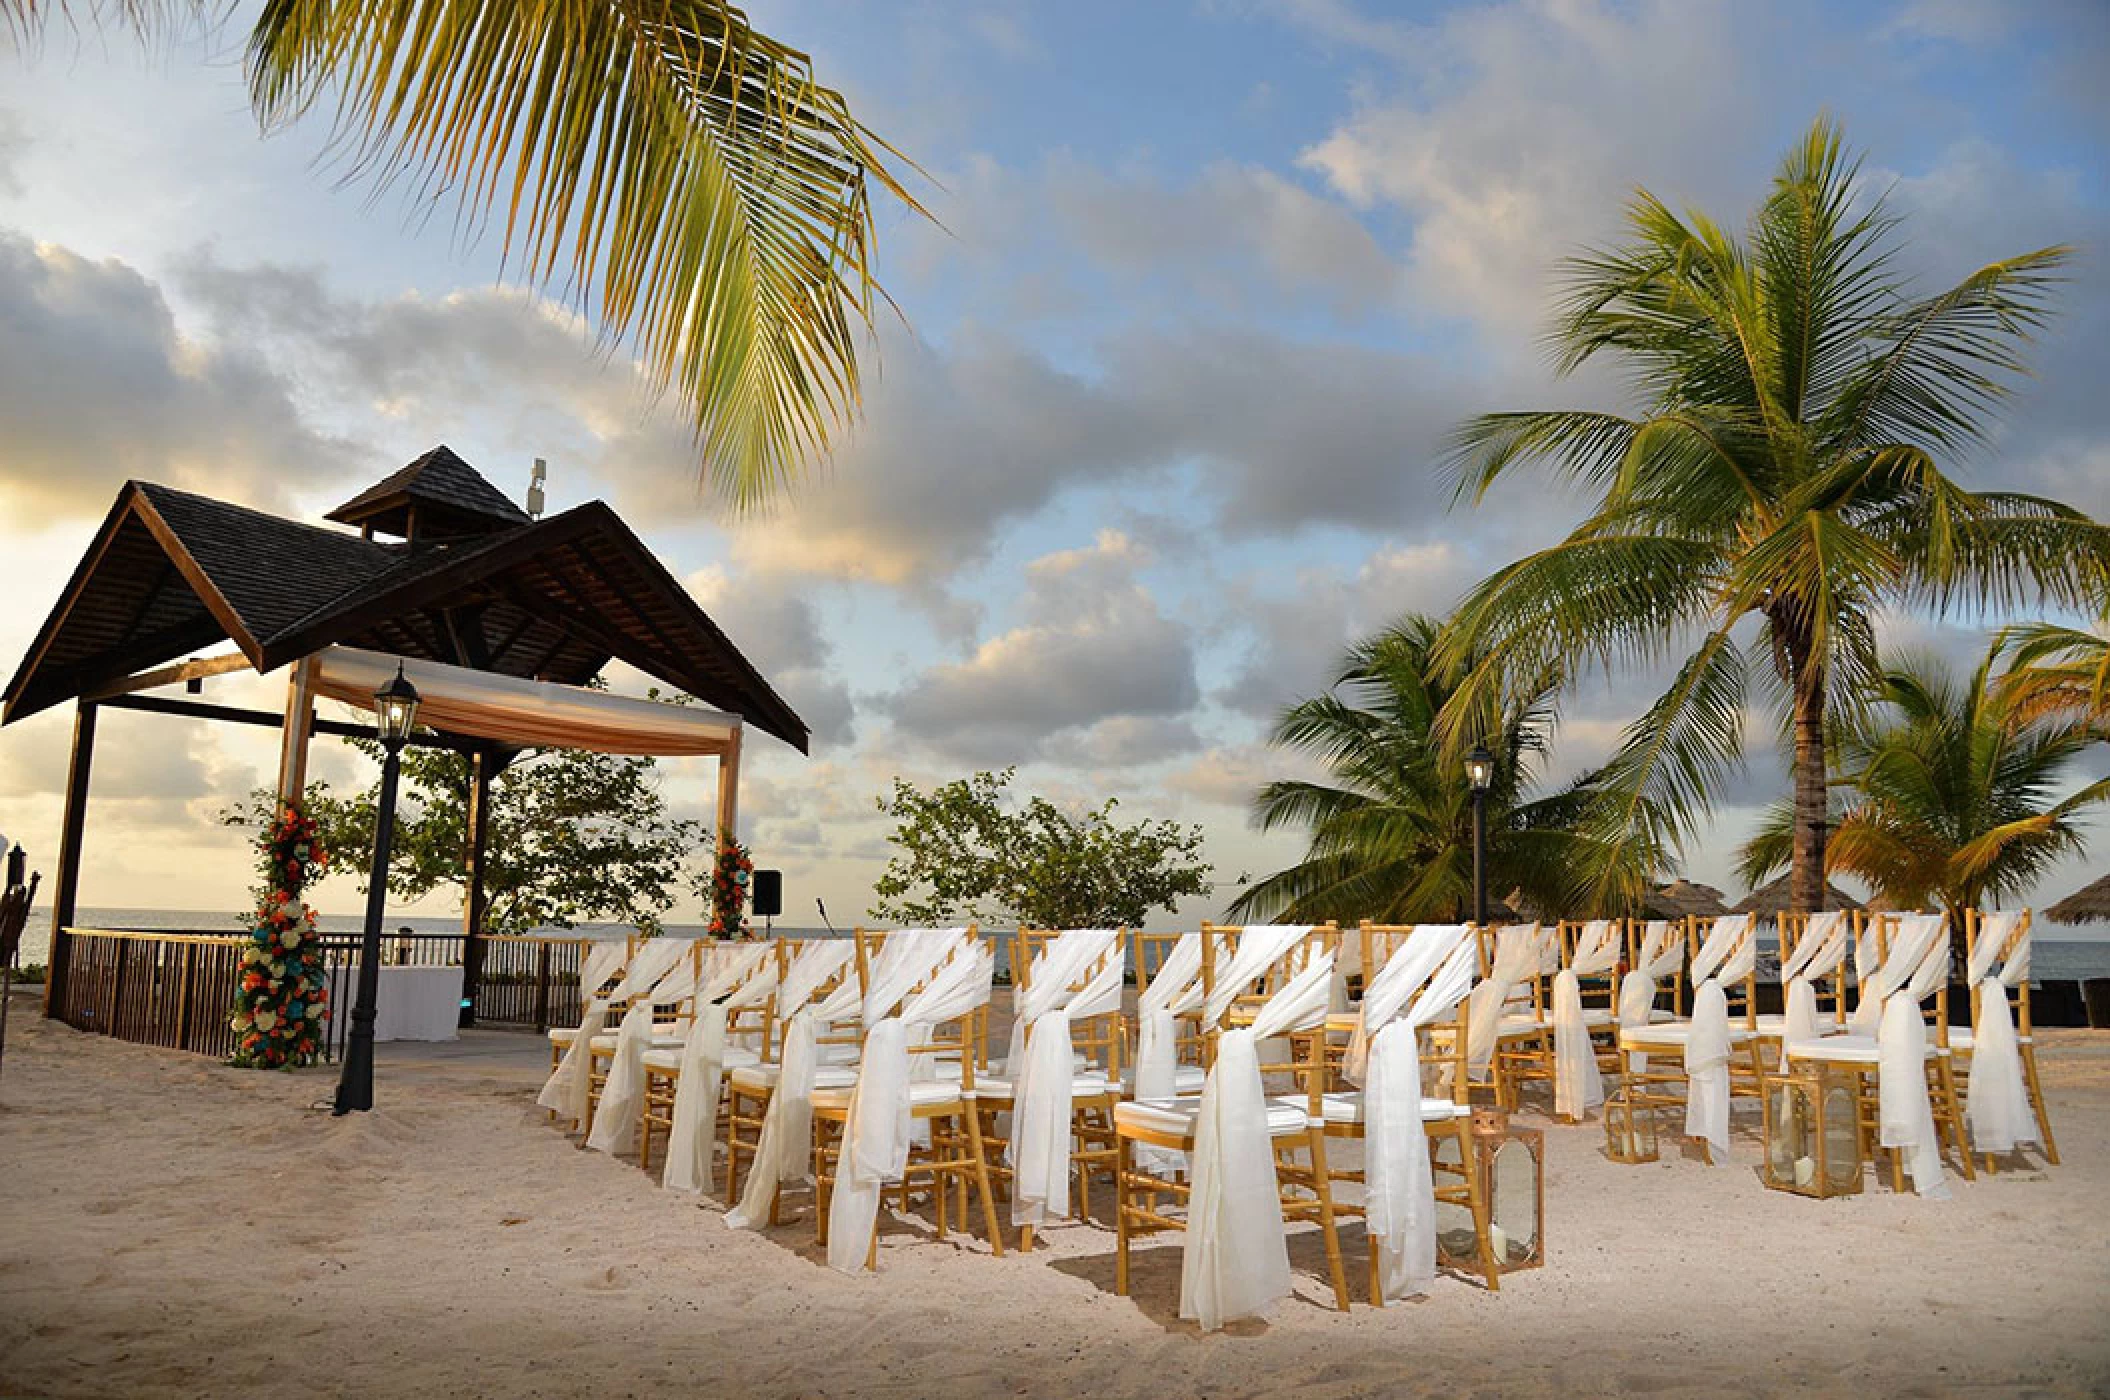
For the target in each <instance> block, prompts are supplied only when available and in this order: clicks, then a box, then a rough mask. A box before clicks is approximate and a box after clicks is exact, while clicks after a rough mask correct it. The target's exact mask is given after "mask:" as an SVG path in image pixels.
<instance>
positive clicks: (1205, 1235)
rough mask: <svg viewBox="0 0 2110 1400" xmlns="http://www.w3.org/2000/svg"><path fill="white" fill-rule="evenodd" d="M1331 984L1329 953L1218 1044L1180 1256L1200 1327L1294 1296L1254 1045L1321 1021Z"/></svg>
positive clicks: (1184, 1297) (1205, 1091)
mask: <svg viewBox="0 0 2110 1400" xmlns="http://www.w3.org/2000/svg"><path fill="white" fill-rule="evenodd" d="M1252 932H1253V931H1252V930H1251V929H1248V930H1247V931H1246V936H1247V937H1250V936H1251V934H1252ZM1242 942H1243V939H1241V943H1242ZM1287 951H1288V949H1287V948H1286V947H1285V948H1284V949H1282V952H1287ZM1279 956H1280V954H1279V953H1278V957H1279ZM1260 970H1261V971H1265V970H1266V969H1265V968H1262V969H1260ZM1254 975H1255V976H1257V975H1259V974H1258V973H1257V972H1256V973H1255V974H1254ZM1247 980H1248V981H1250V980H1251V979H1250V978H1248V979H1247ZM1332 981H1333V954H1332V953H1331V952H1327V953H1323V954H1321V955H1320V956H1318V957H1315V958H1313V959H1312V960H1311V961H1310V962H1308V963H1306V964H1305V966H1304V968H1303V970H1302V971H1300V972H1298V973H1297V975H1296V976H1294V977H1292V978H1290V980H1289V981H1288V982H1286V983H1284V984H1283V985H1282V987H1281V988H1280V989H1279V990H1278V991H1276V992H1275V994H1274V995H1273V996H1271V997H1269V998H1268V999H1267V1001H1266V1002H1264V1003H1263V1004H1262V1005H1261V1008H1260V1011H1259V1013H1258V1015H1256V1016H1255V1017H1254V1020H1253V1024H1252V1025H1250V1026H1244V1027H1240V1028H1239V1029H1237V1030H1230V1031H1225V1032H1224V1033H1223V1034H1222V1035H1221V1036H1220V1037H1219V1038H1218V1040H1217V1044H1216V1064H1215V1066H1214V1067H1213V1068H1212V1069H1210V1071H1209V1078H1208V1080H1207V1082H1206V1083H1205V1084H1204V1085H1203V1087H1202V1099H1201V1108H1200V1111H1199V1113H1198V1114H1197V1116H1196V1119H1195V1128H1194V1185H1193V1191H1192V1193H1191V1194H1190V1195H1189V1197H1188V1201H1187V1237H1186V1240H1185V1242H1184V1248H1183V1250H1182V1255H1181V1260H1180V1316H1181V1317H1183V1318H1188V1319H1191V1320H1193V1321H1196V1322H1199V1323H1200V1324H1201V1326H1202V1328H1203V1330H1204V1331H1215V1330H1216V1329H1217V1328H1220V1327H1222V1326H1223V1325H1224V1324H1225V1323H1228V1322H1236V1321H1237V1320H1239V1319H1240V1318H1245V1317H1257V1316H1260V1315H1261V1314H1262V1313H1264V1312H1265V1311H1266V1310H1267V1309H1268V1308H1269V1307H1271V1306H1272V1305H1273V1304H1274V1303H1275V1302H1276V1301H1277V1300H1279V1299H1281V1298H1284V1297H1287V1296H1288V1294H1289V1291H1290V1281H1289V1244H1288V1241H1287V1240H1286V1239H1285V1237H1284V1235H1283V1228H1282V1198H1281V1195H1280V1193H1279V1188H1278V1187H1277V1185H1276V1178H1275V1156H1274V1153H1273V1151H1272V1150H1271V1148H1270V1144H1269V1140H1268V1126H1267V1093H1266V1090H1265V1088H1264V1087H1263V1086H1262V1084H1261V1080H1260V1056H1259V1051H1258V1045H1259V1042H1261V1041H1263V1040H1267V1039H1271V1038H1273V1037H1275V1036H1279V1035H1287V1034H1289V1033H1291V1032H1294V1031H1299V1030H1306V1029H1309V1028H1310V1027H1312V1026H1316V1025H1322V1024H1324V1022H1325V1019H1326V1007H1327V996H1328V988H1329V986H1330V985H1331V983H1332ZM1226 1005H1228V1003H1226Z"/></svg>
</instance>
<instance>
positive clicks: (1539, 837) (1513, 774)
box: [1231, 616, 1664, 923]
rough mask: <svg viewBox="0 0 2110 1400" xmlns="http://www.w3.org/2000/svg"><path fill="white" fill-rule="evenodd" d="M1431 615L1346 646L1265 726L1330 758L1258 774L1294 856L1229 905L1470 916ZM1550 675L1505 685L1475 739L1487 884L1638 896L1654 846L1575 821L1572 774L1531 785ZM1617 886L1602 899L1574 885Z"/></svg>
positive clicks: (1381, 917)
mask: <svg viewBox="0 0 2110 1400" xmlns="http://www.w3.org/2000/svg"><path fill="white" fill-rule="evenodd" d="M1440 626H1441V625H1440V624H1439V623H1438V622H1437V621H1436V620H1434V619H1431V618H1427V617H1419V616H1410V617H1408V618H1406V619H1404V620H1402V621H1401V622H1400V623H1399V624H1397V625H1396V626H1394V627H1393V628H1391V629H1389V630H1388V631H1385V632H1383V633H1380V634H1379V635H1377V636H1376V637H1373V638H1370V639H1368V640H1366V641H1363V642H1360V643H1358V644H1357V645H1356V646H1354V647H1352V648H1351V649H1350V650H1349V652H1348V654H1347V657H1346V659H1345V660H1344V661H1343V663H1342V666H1341V669H1340V672H1339V674H1338V676H1337V677H1336V679H1335V681H1334V685H1333V688H1332V689H1331V690H1329V691H1328V692H1327V693H1325V694H1323V695H1317V696H1314V697H1312V698H1310V699H1307V700H1303V701H1300V702H1298V703H1297V704H1295V705H1293V706H1291V707H1290V708H1289V709H1288V710H1287V711H1285V712H1284V714H1283V716H1282V718H1281V719H1280V721H1278V722H1277V724H1276V726H1275V730H1274V735H1273V739H1274V742H1275V743H1277V744H1280V745H1283V746H1284V747H1287V748H1291V749H1296V750H1300V751H1302V752H1304V753H1307V754H1310V755H1312V756H1314V757H1316V758H1317V759H1319V761H1320V762H1322V763H1323V764H1324V765H1325V766H1326V768H1327V769H1328V770H1329V778H1328V780H1327V781H1324V782H1316V781H1305V780H1300V779H1282V780H1280V781H1276V782H1272V783H1269V784H1268V785H1267V786H1266V787H1265V788H1263V789H1261V791H1260V793H1259V795H1258V797H1257V798H1256V799H1255V801H1254V813H1255V815H1256V817H1257V818H1258V820H1259V823H1260V826H1261V828H1262V829H1263V830H1269V831H1273V830H1277V829H1280V828H1285V827H1303V828H1306V829H1308V830H1309V832H1310V846H1309V849H1308V851H1307V853H1306V855H1305V857H1304V859H1303V860H1302V861H1300V862H1299V863H1297V864H1296V865H1293V866H1291V867H1290V868H1289V869H1287V870H1283V871H1280V872H1278V873H1276V874H1273V875H1270V876H1268V877H1267V878H1266V879H1263V880H1261V881H1259V882H1258V883H1256V884H1254V885H1253V886H1251V887H1250V888H1249V889H1247V890H1246V891H1245V892H1244V893H1243V894H1241V895H1240V896H1239V897H1238V899H1237V900H1236V901H1235V902H1234V903H1233V904H1232V906H1231V912H1232V914H1233V916H1234V917H1253V918H1269V917H1275V916H1281V917H1285V918H1291V919H1312V920H1317V919H1340V920H1354V919H1364V918H1367V919H1375V920H1378V921H1381V922H1387V923H1407V922H1414V921H1417V920H1428V919H1438V918H1451V919H1460V918H1465V917H1468V915H1469V912H1470V910H1471V896H1472V850H1473V848H1472V801H1471V794H1470V792H1469V791H1468V788H1467V784H1466V780H1465V768H1464V764H1463V762H1462V761H1461V760H1460V759H1458V758H1457V757H1455V756H1453V755H1449V754H1447V753H1446V752H1445V751H1444V749H1443V746H1442V744H1441V743H1440V742H1439V739H1438V736H1437V733H1436V728H1435V725H1436V717H1437V714H1438V712H1439V711H1440V710H1441V709H1442V708H1443V706H1444V704H1445V702H1446V701H1447V700H1449V699H1450V696H1451V691H1450V687H1449V685H1448V684H1447V683H1446V682H1445V680H1444V678H1443V676H1442V674H1441V673H1440V672H1439V671H1438V670H1437V668H1436V667H1435V665H1434V663H1433V660H1432V655H1433V652H1434V649H1435V646H1436V641H1437V636H1438V633H1439V631H1440ZM1558 682H1559V675H1558V673H1557V672H1553V671H1549V672H1547V673H1545V674H1543V675H1541V676H1539V677H1536V678H1534V679H1532V680H1531V681H1529V682H1527V683H1523V684H1519V685H1516V686H1513V687H1511V688H1509V689H1508V690H1506V691H1505V692H1504V693H1503V695H1502V697H1501V700H1500V703H1499V704H1498V706H1497V707H1496V713H1495V715H1494V717H1493V722H1492V723H1491V724H1490V725H1489V726H1488V728H1487V729H1486V730H1485V731H1484V735H1483V737H1484V741H1485V742H1486V744H1487V746H1488V748H1489V749H1490V750H1492V751H1493V753H1494V755H1495V759H1496V762H1495V777H1494V782H1493V783H1492V785H1491V786H1490V788H1489V790H1488V793H1487V798H1486V801H1487V828H1488V835H1487V860H1488V884H1489V887H1490V888H1491V889H1493V890H1496V891H1509V890H1520V891H1522V894H1523V897H1524V898H1525V900H1526V901H1528V902H1529V903H1531V904H1534V905H1536V906H1538V907H1540V908H1546V909H1561V910H1568V909H1576V908H1583V907H1591V908H1604V910H1605V912H1608V913H1609V912H1623V911H1624V910H1625V909H1626V908H1628V907H1634V906H1638V904H1639V902H1640V900H1641V898H1642V896H1643V895H1644V894H1645V893H1646V892H1647V891H1648V890H1649V889H1650V888H1652V887H1653V881H1654V880H1655V878H1656V877H1658V876H1659V874H1660V872H1661V867H1662V866H1663V864H1664V862H1663V861H1662V859H1661V858H1660V854H1659V853H1658V852H1656V851H1654V850H1653V849H1652V848H1650V847H1647V846H1646V845H1644V844H1640V843H1635V844H1614V845H1605V844H1602V843H1596V842H1592V841H1591V840H1590V839H1589V838H1587V837H1585V836H1582V835H1579V834H1578V833H1577V831H1576V821H1577V818H1578V816H1579V815H1580V813H1581V810H1582V808H1583V807H1584V805H1585V804H1586V803H1587V802H1588V801H1589V800H1590V798H1591V796H1592V791H1593V789H1592V787H1591V784H1590V780H1589V779H1587V778H1585V779H1584V780H1582V781H1580V782H1578V783H1576V784H1574V785H1572V786H1570V787H1568V788H1565V789H1562V790H1559V791H1555V792H1551V793H1548V794H1545V795H1543V796H1538V797H1532V796H1531V795H1530V789H1531V783H1532V770H1533V769H1535V768H1537V767H1538V766H1539V765H1540V764H1541V763H1542V762H1543V761H1544V759H1545V755H1546V749H1547V743H1548V740H1549V738H1550V736H1551V732H1552V729H1553V712H1552V709H1551V701H1552V698H1553V696H1554V694H1555V692H1556V691H1557V690H1558V689H1559V684H1558ZM1606 890H1609V891H1613V892H1615V893H1614V895H1613V896H1612V898H1614V899H1616V900H1619V901H1621V902H1620V903H1618V904H1617V905H1616V907H1615V906H1611V905H1588V906H1585V905H1582V904H1578V903H1577V901H1578V900H1580V899H1583V898H1585V897H1592V896H1593V895H1594V893H1595V892H1600V891H1606Z"/></svg>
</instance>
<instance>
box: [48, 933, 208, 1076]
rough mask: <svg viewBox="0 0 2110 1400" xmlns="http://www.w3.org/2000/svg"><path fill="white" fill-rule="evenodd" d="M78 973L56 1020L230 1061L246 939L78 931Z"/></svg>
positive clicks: (74, 966) (69, 978) (74, 959)
mask: <svg viewBox="0 0 2110 1400" xmlns="http://www.w3.org/2000/svg"><path fill="white" fill-rule="evenodd" d="M69 932H70V933H71V935H72V937H73V955H72V965H71V971H70V972H69V974H68V975H67V978H66V981H65V984H64V986H63V988H62V989H61V990H60V995H61V996H62V998H63V1000H62V1002H61V1003H60V1004H58V1005H55V1006H53V1007H52V1008H51V1009H50V1010H51V1014H52V1015H53V1016H54V1017H56V1018H57V1019H59V1020H61V1021H64V1022H65V1023H66V1024H67V1025H69V1026H73V1027H75V1028H76V1029H78V1030H84V1031H93V1032H95V1033H96V1034H98V1035H110V1036H115V1037H117V1038H118V1039H119V1040H130V1041H134V1042H136V1043H138V1044H141V1045H163V1046H167V1047H168V1048H169V1049H171V1050H194V1051H196V1052H198V1053H199V1054H201V1055H216V1056H224V1055H228V1054H232V1053H233V1051H234V1029H233V1027H232V1026H230V1025H229V1024H228V1011H229V1009H230V1008H231V1007H232V1006H233V1005H234V989H235V983H236V980H237V978H238V977H239V976H240V969H241V965H242V948H243V945H244V944H246V943H247V942H248V940H247V939H246V938H243V937H241V936H239V935H231V934H221V933H135V932H129V931H126V930H122V929H94V928H76V929H71V930H69Z"/></svg>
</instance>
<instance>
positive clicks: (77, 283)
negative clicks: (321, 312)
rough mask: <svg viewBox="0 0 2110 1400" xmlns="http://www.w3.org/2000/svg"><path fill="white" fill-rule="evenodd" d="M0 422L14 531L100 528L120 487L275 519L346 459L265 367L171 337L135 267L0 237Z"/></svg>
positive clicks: (0, 479)
mask: <svg viewBox="0 0 2110 1400" xmlns="http://www.w3.org/2000/svg"><path fill="white" fill-rule="evenodd" d="M0 422H4V423H6V424H7V443H6V471H5V474H4V475H0V503H4V505H5V507H6V509H7V510H8V512H9V513H10V515H11V516H12V518H13V519H14V521H15V522H16V523H17V524H18V525H20V524H29V525H35V524H38V523H42V522H46V521H51V520H56V519H61V518H64V517H67V516H78V515H100V514H101V513H102V512H103V511H104V510H106V509H108V507H109V504H110V501H111V498H112V497H113V496H114V495H115V494H116V492H117V488H118V486H119V485H120V484H122V483H123V482H124V481H125V480H126V479H127V478H132V477H139V478H145V479H148V480H154V481H160V482H164V483H167V484H169V485H174V486H182V487H187V488H190V489H192V490H199V491H205V492H209V493H210V494H212V495H215V496H220V497H224V498H231V499H235V500H239V501H243V502H245V503H248V504H251V505H256V506H259V507H262V508H265V509H274V508H283V507H284V506H285V505H286V503H287V502H288V501H289V499H290V498H291V497H292V495H293V494H294V492H295V491H297V490H298V489H299V488H300V486H301V485H302V484H304V483H313V482H316V481H320V480H327V479H329V477H330V476H332V475H333V474H335V473H337V472H339V471H341V470H343V469H344V467H345V466H346V464H347V463H349V462H350V461H351V460H352V459H353V453H352V449H351V447H350V445H349V444H348V443H346V442H345V441H343V440H342V439H339V438H336V437H333V436H329V435H326V434H324V433H322V432H319V431H317V430H316V429H315V428H314V427H313V426H311V425H310V423H309V422H308V421H307V419H306V418H305V417H304V415H303V413H302V411H301V409H300V407H299V405H298V404H297V403H296V400H295V395H294V392H293V388H292V385H291V384H289V382H288V381H287V380H286V379H285V378H283V377H282V376H281V375H280V374H279V373H278V372H277V371H276V370H275V369H274V368H273V367H272V366H271V365H270V364H268V363H267V362H266V361H265V360H263V359H262V358H261V357H259V356H257V355H256V354H254V353H253V352H251V351H250V350H248V349H247V348H245V347H242V346H240V345H238V344H235V343H233V342H225V341H220V342H215V341H206V340H201V339H198V338H196V337H194V336H193V335H191V334H189V333H187V332H186V331H185V330H184V329H183V328H182V327H180V326H179V325H178V324H177V321H176V317H175V315H174V313H173V312H172V311H171V310H170V307H169V304H168V301H167V300H166V298H165V297H164V296H163V294H162V290H161V288H160V286H159V285H158V284H157V283H155V282H154V281H152V280H150V279H149V278H148V277H146V276H145V275H144V274H142V273H141V272H139V271H138V270H137V269H135V268H133V267H131V266H129V265H127V264H125V263H123V262H120V261H118V260H116V259H107V260H103V261H91V260H90V259H87V258H84V257H82V256H80V255H79V254H77V253H74V252H72V251H71V250H69V249H66V248H61V247H56V246H53V245H50V244H34V243H31V242H30V241H29V240H28V239H26V238H24V237H23V236H21V235H20V234H17V233H11V232H5V231H0Z"/></svg>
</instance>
